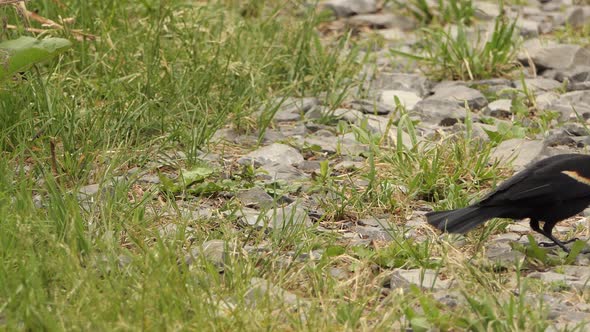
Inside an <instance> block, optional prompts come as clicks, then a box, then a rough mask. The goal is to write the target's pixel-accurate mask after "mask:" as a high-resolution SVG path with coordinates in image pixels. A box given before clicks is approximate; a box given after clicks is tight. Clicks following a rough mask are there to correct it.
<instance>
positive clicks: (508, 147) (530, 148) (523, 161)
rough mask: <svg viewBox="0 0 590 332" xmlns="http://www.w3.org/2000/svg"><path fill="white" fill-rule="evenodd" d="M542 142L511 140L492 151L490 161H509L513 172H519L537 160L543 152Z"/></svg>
mask: <svg viewBox="0 0 590 332" xmlns="http://www.w3.org/2000/svg"><path fill="white" fill-rule="evenodd" d="M544 147H545V146H544V144H543V142H542V141H530V140H527V139H524V138H513V139H509V140H505V141H503V142H502V143H500V144H499V145H498V146H497V147H495V148H494V150H493V151H492V154H491V157H492V159H498V160H504V161H506V160H511V159H512V158H514V159H512V163H511V165H512V167H513V169H515V170H521V169H523V168H524V167H525V166H527V165H528V164H530V163H531V162H533V161H535V160H536V159H538V158H539V157H540V156H541V154H542V153H543V150H544Z"/></svg>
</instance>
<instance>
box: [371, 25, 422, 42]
mask: <svg viewBox="0 0 590 332" xmlns="http://www.w3.org/2000/svg"><path fill="white" fill-rule="evenodd" d="M376 32H377V34H379V35H381V36H382V37H383V39H386V40H395V41H401V40H403V41H404V42H406V43H408V44H412V41H414V42H415V38H416V37H415V36H414V34H412V33H410V32H407V31H403V30H402V29H399V28H391V29H381V30H377V31H376ZM408 35H409V37H408Z"/></svg>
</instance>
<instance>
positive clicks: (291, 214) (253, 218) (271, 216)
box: [238, 203, 312, 230]
mask: <svg viewBox="0 0 590 332" xmlns="http://www.w3.org/2000/svg"><path fill="white" fill-rule="evenodd" d="M246 209H247V208H242V209H241V210H240V211H238V212H239V213H241V214H242V215H243V216H244V218H243V220H244V221H245V222H246V223H247V224H248V225H250V226H256V227H268V228H271V229H279V230H280V229H285V228H289V227H294V226H305V227H310V226H312V221H311V219H310V218H309V216H308V215H307V212H306V211H305V210H304V209H303V208H302V207H300V206H298V205H296V204H295V203H292V204H289V205H287V206H284V207H275V208H272V209H270V210H268V211H267V212H266V213H265V214H263V215H260V214H259V213H257V212H256V213H252V212H251V211H248V210H246ZM244 210H246V212H244ZM250 210H251V209H250Z"/></svg>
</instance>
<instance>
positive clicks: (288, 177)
mask: <svg viewBox="0 0 590 332" xmlns="http://www.w3.org/2000/svg"><path fill="white" fill-rule="evenodd" d="M260 170H262V171H263V172H264V174H258V177H259V178H262V179H266V180H269V181H270V182H275V181H278V180H283V181H294V180H305V179H308V178H309V176H308V175H307V174H305V173H304V172H302V171H301V170H299V169H297V168H296V167H295V166H292V165H284V164H279V163H274V164H265V165H262V166H261V167H260Z"/></svg>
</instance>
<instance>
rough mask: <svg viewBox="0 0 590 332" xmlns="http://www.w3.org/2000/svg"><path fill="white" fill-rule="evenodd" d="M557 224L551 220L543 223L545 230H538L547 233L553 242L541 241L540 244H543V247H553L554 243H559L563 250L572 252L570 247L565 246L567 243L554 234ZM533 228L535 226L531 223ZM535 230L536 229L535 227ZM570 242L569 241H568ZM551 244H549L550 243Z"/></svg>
mask: <svg viewBox="0 0 590 332" xmlns="http://www.w3.org/2000/svg"><path fill="white" fill-rule="evenodd" d="M538 223H539V222H538V221H537V228H538V227H539V225H538ZM554 226H555V224H554V223H551V222H545V224H544V225H543V230H541V229H539V230H537V232H539V233H541V234H543V235H545V236H546V237H547V238H548V239H549V240H551V241H553V243H554V244H553V243H545V242H542V243H539V246H543V247H551V246H554V245H558V246H559V247H560V248H561V249H563V251H565V252H568V253H569V252H570V249H569V248H568V247H566V246H565V244H564V243H563V242H561V241H559V240H558V239H557V238H556V237H555V236H553V227H554ZM531 228H533V226H532V223H531ZM533 230H535V229H534V228H533ZM568 243H569V242H568ZM548 244H549V245H548Z"/></svg>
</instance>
